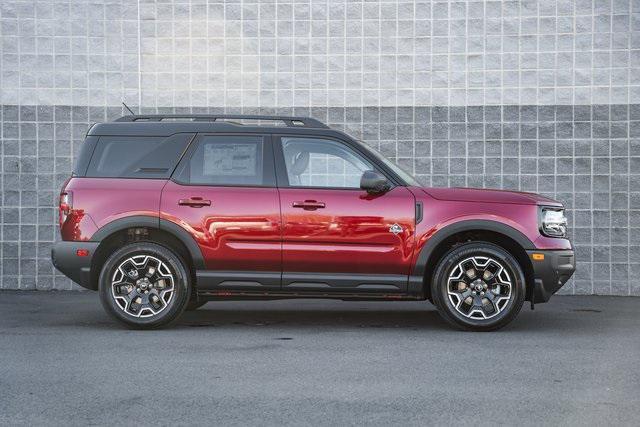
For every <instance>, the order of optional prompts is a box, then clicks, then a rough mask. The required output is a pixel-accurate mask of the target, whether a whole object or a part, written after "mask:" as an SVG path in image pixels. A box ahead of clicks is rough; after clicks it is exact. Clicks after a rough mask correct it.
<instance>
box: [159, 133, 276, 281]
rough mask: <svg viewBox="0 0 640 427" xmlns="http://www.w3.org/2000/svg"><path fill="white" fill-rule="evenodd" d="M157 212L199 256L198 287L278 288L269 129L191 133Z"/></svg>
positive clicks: (272, 162)
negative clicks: (180, 232) (186, 238)
mask: <svg viewBox="0 0 640 427" xmlns="http://www.w3.org/2000/svg"><path fill="white" fill-rule="evenodd" d="M161 216H162V217H163V218H164V219H167V220H169V221H172V222H174V223H176V224H178V225H180V226H181V227H183V228H185V229H186V230H188V231H189V232H190V233H191V235H192V236H193V237H194V239H195V240H196V241H197V243H198V245H199V247H200V250H201V251H202V254H203V256H204V260H205V264H206V270H204V271H198V272H197V280H198V289H199V290H238V291H253V290H274V289H279V288H280V274H281V242H280V238H281V236H280V231H281V230H280V228H281V227H280V225H281V224H280V205H279V200H278V191H277V189H276V187H275V176H274V161H273V150H272V148H271V139H270V136H269V135H261V134H245V135H238V134H233V135H221V134H201V135H198V136H197V137H196V139H195V141H194V143H192V144H191V146H190V147H189V150H188V152H187V153H186V154H185V156H184V158H183V159H182V160H181V162H180V164H179V165H178V167H177V169H176V172H175V173H174V175H173V177H172V179H171V181H169V182H168V183H167V185H166V186H165V188H164V190H163V192H162V200H161Z"/></svg>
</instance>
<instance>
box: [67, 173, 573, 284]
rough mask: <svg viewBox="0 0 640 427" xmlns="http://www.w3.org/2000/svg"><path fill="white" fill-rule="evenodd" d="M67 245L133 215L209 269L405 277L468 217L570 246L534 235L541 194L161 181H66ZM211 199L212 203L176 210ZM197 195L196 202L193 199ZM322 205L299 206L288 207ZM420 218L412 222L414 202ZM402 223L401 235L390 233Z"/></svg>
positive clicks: (547, 243) (547, 244) (542, 243)
mask: <svg viewBox="0 0 640 427" xmlns="http://www.w3.org/2000/svg"><path fill="white" fill-rule="evenodd" d="M64 190H65V191H70V192H71V193H72V194H73V208H72V210H71V212H70V214H69V215H68V216H67V218H66V220H65V221H64V222H63V223H62V224H61V233H62V239H63V240H65V241H90V240H91V237H92V236H93V234H94V233H96V231H97V230H99V229H100V228H101V227H104V226H105V225H106V224H108V223H110V222H112V221H114V220H117V219H119V218H125V217H129V216H134V215H143V216H151V217H157V218H163V219H166V220H168V221H171V222H173V223H175V224H177V225H179V226H180V227H182V228H183V229H185V230H187V231H188V232H189V233H190V234H191V235H192V236H193V238H194V239H195V241H196V242H197V244H198V246H199V248H200V251H201V252H202V255H203V257H204V260H205V264H206V268H207V269H208V270H251V271H265V272H280V271H283V272H326V273H354V274H387V275H407V276H409V275H410V274H411V272H412V271H413V268H414V265H415V263H416V259H417V254H418V253H419V252H420V250H421V249H422V248H423V247H424V245H425V244H426V243H427V242H428V241H429V239H430V238H431V237H432V236H434V235H435V234H436V233H437V232H438V231H439V230H441V229H443V228H444V227H446V226H448V225H451V224H453V223H456V222H458V221H463V220H469V219H482V220H490V221H497V222H500V223H502V224H506V225H508V226H510V227H512V228H514V229H516V230H518V231H520V232H521V233H522V234H524V235H525V236H526V237H527V238H528V239H529V240H530V241H531V242H533V243H534V244H535V246H536V247H537V248H538V249H570V248H571V243H570V242H569V240H567V239H558V238H548V237H544V236H542V235H541V234H540V232H539V230H538V219H537V215H538V207H537V205H538V204H545V205H559V204H558V203H557V202H554V201H552V200H549V199H546V198H544V197H541V196H537V195H533V194H529V193H518V192H509V191H497V190H473V189H456V188H449V189H443V188H438V189H432V188H420V187H395V188H394V189H392V190H391V191H389V192H387V193H385V194H382V195H377V196H371V195H368V194H367V193H366V192H364V191H361V190H344V189H335V190H334V189H302V188H299V189H295V188H280V189H278V188H246V187H207V186H183V185H180V184H177V183H175V182H173V181H169V180H159V179H111V178H81V179H79V178H72V179H71V180H70V181H69V182H68V184H67V185H66V187H65V189H64ZM193 198H196V199H195V200H208V201H210V203H211V204H210V206H202V207H193V206H187V205H181V204H180V203H181V202H180V201H181V200H182V201H184V200H188V199H193ZM198 198H200V199H198ZM310 201H314V202H319V203H324V207H318V208H311V209H308V208H307V209H305V208H300V207H294V206H293V205H294V202H310ZM416 201H418V202H422V203H423V206H424V209H423V211H424V217H423V219H422V221H421V222H420V223H419V224H417V225H416V224H415V202H416ZM393 224H398V225H400V226H401V227H402V232H400V233H398V234H394V233H391V232H390V227H391V226H392V225H393Z"/></svg>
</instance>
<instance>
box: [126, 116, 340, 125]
mask: <svg viewBox="0 0 640 427" xmlns="http://www.w3.org/2000/svg"><path fill="white" fill-rule="evenodd" d="M180 119H185V120H190V121H194V122H215V121H216V120H228V119H242V120H271V121H281V122H284V124H285V125H286V126H288V127H307V128H329V126H327V125H325V124H324V123H322V122H321V121H319V120H316V119H314V118H311V117H292V116H260V115H251V114H135V115H128V116H122V117H120V118H118V119H115V120H114V122H161V121H163V120H167V121H179V120H180ZM236 124H240V123H236Z"/></svg>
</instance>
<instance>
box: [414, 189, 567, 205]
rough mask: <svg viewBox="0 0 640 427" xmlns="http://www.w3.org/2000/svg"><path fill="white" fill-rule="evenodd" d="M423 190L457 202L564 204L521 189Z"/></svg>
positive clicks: (437, 197)
mask: <svg viewBox="0 0 640 427" xmlns="http://www.w3.org/2000/svg"><path fill="white" fill-rule="evenodd" d="M422 190H423V191H424V192H425V193H427V194H428V195H430V196H431V197H433V198H434V199H438V200H450V201H457V202H483V203H512V204H518V205H548V206H562V203H560V202H558V201H556V200H553V199H550V198H548V197H544V196H541V195H539V194H535V193H525V192H521V191H507V190H491V189H483V188H462V187H456V188H432V187H424V188H423V189H422Z"/></svg>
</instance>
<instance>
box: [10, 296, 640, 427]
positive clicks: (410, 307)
mask: <svg viewBox="0 0 640 427" xmlns="http://www.w3.org/2000/svg"><path fill="white" fill-rule="evenodd" d="M639 305H640V299H639V298H620V297H617V298H616V297H584V296H581V297H568V296H562V297H561V296H556V297H554V299H552V301H551V302H550V303H548V304H545V305H538V306H537V307H536V310H535V311H533V312H531V311H530V310H529V309H528V308H527V309H523V311H522V312H521V313H520V316H519V317H518V319H516V321H515V322H513V323H512V324H511V325H510V326H508V327H507V328H505V329H503V330H501V331H499V332H494V333H482V334H479V333H464V332H458V331H454V330H452V329H450V328H449V327H448V326H447V325H446V324H445V323H444V322H443V321H442V320H440V319H439V317H438V315H437V313H436V311H435V309H434V308H433V307H432V306H431V305H430V304H428V303H416V302H409V303H405V302H387V303H368V302H341V301H323V300H317V301H311V300H288V301H270V302H215V303H209V304H207V305H205V306H204V307H203V308H202V309H200V310H199V311H197V312H191V313H188V314H185V315H184V316H183V318H182V319H181V321H180V322H179V323H178V324H177V325H176V326H175V327H174V328H172V329H169V330H162V331H151V332H145V331H130V330H125V329H122V328H121V327H119V326H118V325H117V324H115V323H114V322H112V321H111V319H110V318H108V317H107V315H106V314H105V313H104V312H103V310H102V307H101V306H100V303H99V301H98V295H97V294H96V293H93V292H84V293H71V292H66V293H56V292H50V293H45V292H40V293H36V292H32V293H27V292H24V293H20V292H3V293H0V424H2V425H6V424H38V425H42V424H56V425H61V424H72V425H87V424H137V423H140V424H152V423H161V424H181V425H183V424H209V425H248V424H259V425H282V424H285V425H336V424H340V425H345V424H346V425H352V424H365V423H366V424H381V425H382V424H384V425H388V424H400V425H407V424H410V425H425V424H454V423H455V424H474V425H475V424H483V425H489V424H509V425H513V424H519V425H522V424H526V425H534V424H535V425H540V424H544V425H558V424H564V425H566V424H570V425H583V424H589V425H593V424H599V425H603V424H606V425H612V424H624V425H639V424H640V365H639V362H640V314H639V311H638V309H639V308H640V307H638V306H639Z"/></svg>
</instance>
